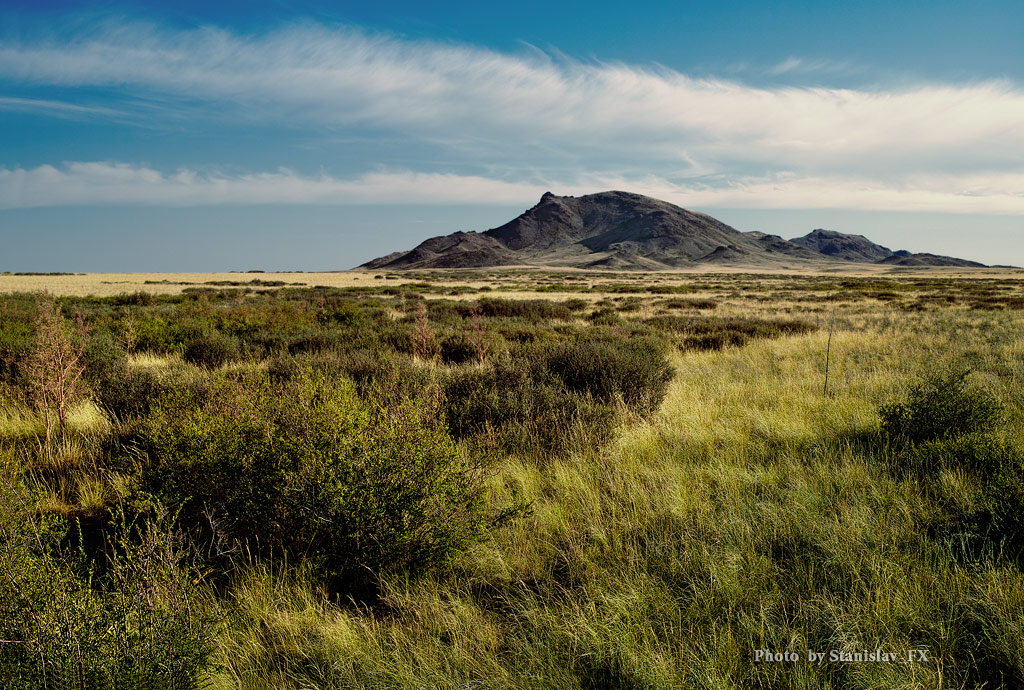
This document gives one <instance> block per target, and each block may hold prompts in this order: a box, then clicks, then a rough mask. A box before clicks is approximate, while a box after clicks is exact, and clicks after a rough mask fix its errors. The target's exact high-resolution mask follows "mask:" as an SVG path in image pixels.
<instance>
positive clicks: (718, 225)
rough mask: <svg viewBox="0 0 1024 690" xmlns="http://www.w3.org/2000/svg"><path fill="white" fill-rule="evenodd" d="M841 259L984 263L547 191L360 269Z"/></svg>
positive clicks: (649, 203)
mask: <svg viewBox="0 0 1024 690" xmlns="http://www.w3.org/2000/svg"><path fill="white" fill-rule="evenodd" d="M834 261H847V262H857V263H883V262H884V263H890V264H894V265H905V266H980V265H981V264H976V263H974V262H971V261H962V260H960V259H951V258H949V257H939V256H934V255H932V254H909V253H908V252H893V251H890V250H889V249H888V248H887V247H883V246H881V245H877V244H875V243H873V242H871V241H870V240H868V239H867V238H865V237H862V236H860V235H845V234H843V233H840V232H834V231H831V230H821V229H819V230H814V231H813V232H811V233H809V234H808V235H805V236H804V237H798V238H796V239H793V240H785V239H783V238H781V237H779V236H778V235H767V234H765V233H762V232H739V231H738V230H736V229H735V228H732V227H729V226H728V225H726V224H725V223H723V222H721V221H719V220H716V219H714V218H712V217H711V216H708V215H705V214H703V213H697V212H695V211H690V210H687V209H684V208H680V207H679V206H675V205H674V204H670V203H668V202H666V201H660V200H658V199H652V198H651V197H647V196H642V195H640V194H632V193H630V192H618V191H613V192H601V193H598V194H588V195H586V196H580V197H573V196H557V195H555V194H552V193H551V192H547V193H546V194H544V195H543V196H542V197H541V199H540V201H539V202H538V203H537V205H536V206H534V207H533V208H531V209H529V210H527V211H526V212H525V213H523V214H522V215H520V216H519V217H518V218H515V219H513V220H511V221H509V222H508V223H505V224H504V225H502V226H500V227H497V228H493V229H491V230H487V231H486V232H482V233H477V232H456V233H453V234H451V235H443V236H440V237H432V238H430V239H428V240H426V241H424V242H423V243H421V244H420V245H419V246H417V247H416V248H414V249H412V250H410V251H406V252H395V253H393V254H388V255H387V256H383V257H381V258H379V259H374V260H373V261H370V262H368V263H366V264H363V266H362V268H369V269H381V268H396V269H397V268H478V267H485V266H512V265H532V266H573V267H580V268H612V269H620V270H659V269H667V268H682V267H687V266H693V265H697V264H722V265H729V264H731V265H744V266H766V267H791V268H797V267H800V266H806V265H807V263H808V262H815V263H821V262H834ZM943 261H945V262H947V263H941V262H943ZM952 262H956V263H952Z"/></svg>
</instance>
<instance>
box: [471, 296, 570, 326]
mask: <svg viewBox="0 0 1024 690" xmlns="http://www.w3.org/2000/svg"><path fill="white" fill-rule="evenodd" d="M474 308H475V309H477V310H478V313H479V314H480V316H487V317H506V318H522V319H527V320H530V321H541V320H547V319H570V318H572V310H571V309H570V308H569V307H567V306H566V305H565V304H559V303H558V302H550V301H548V300H543V299H531V300H514V299H498V298H495V297H483V298H481V299H479V300H477V302H476V303H475V304H467V305H463V306H462V309H463V311H464V314H465V315H466V316H468V315H469V314H470V313H471V311H472V310H473V309H474Z"/></svg>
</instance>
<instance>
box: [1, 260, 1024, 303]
mask: <svg viewBox="0 0 1024 690" xmlns="http://www.w3.org/2000/svg"><path fill="white" fill-rule="evenodd" d="M467 273H468V275H469V277H466V274H467ZM479 274H492V275H494V276H496V277H500V278H501V280H498V281H497V282H495V281H494V280H492V279H486V278H485V279H482V278H481V277H480V275H479ZM745 274H761V275H766V276H786V275H792V276H800V277H806V276H866V277H886V278H904V277H933V278H934V277H942V278H961V277H966V278H1021V277H1024V270H1022V269H1004V268H985V269H965V268H946V267H915V268H893V267H891V266H877V265H873V264H850V265H842V266H839V267H834V266H829V265H822V266H794V267H793V268H791V269H765V268H764V267H758V266H714V267H708V266H698V267H694V268H691V269H686V270H679V271H665V272H658V273H651V272H639V271H633V272H609V273H607V274H602V273H599V272H594V271H583V270H580V269H572V268H536V267H515V266H510V267H505V266H503V267H500V268H494V269H469V270H468V271H463V272H460V271H447V270H430V271H416V272H411V273H409V274H406V273H402V272H396V271H360V270H354V271H337V272H326V273H86V274H81V275H52V276H46V275H13V274H0V293H11V292H40V291H46V292H49V293H51V294H53V295H57V296H61V295H66V296H74V297H85V296H100V297H106V296H112V295H118V294H122V293H134V292H139V291H142V292H148V293H152V294H158V295H173V294H178V293H180V292H181V291H182V290H184V289H185V288H189V287H204V286H206V287H218V286H217V285H215V283H218V282H224V281H231V282H240V283H249V282H251V281H254V280H256V281H264V282H266V281H283V282H284V283H286V284H288V285H289V286H294V287H313V286H316V285H324V286H328V287H340V288H344V287H359V286H362V287H367V286H374V285H401V284H403V283H408V282H416V281H418V280H420V279H421V277H422V276H427V277H428V278H429V281H430V282H431V283H433V284H436V285H438V286H453V285H466V286H469V287H474V288H479V287H484V286H494V288H495V293H497V294H501V295H502V296H506V295H513V296H518V295H519V294H521V295H522V296H530V297H536V293H534V292H532V291H529V290H522V291H518V290H515V289H511V290H508V289H504V288H503V286H502V285H501V283H502V282H504V281H505V279H509V280H510V281H514V282H518V283H529V282H531V280H533V279H534V278H535V277H537V276H540V275H553V276H559V275H564V276H567V277H568V276H574V275H586V276H593V277H592V278H588V282H590V283H592V284H594V285H598V286H599V285H600V284H602V283H617V282H622V281H623V280H627V281H637V282H650V283H652V284H653V283H655V282H656V283H658V284H661V285H677V284H684V283H686V282H687V281H692V280H693V279H694V278H695V277H708V276H722V277H723V278H724V279H726V280H728V279H729V278H730V277H733V276H738V275H745ZM378 275H379V276H381V278H379V279H377V278H375V276H378ZM256 285H258V283H257V284H256ZM517 293H518V294H517Z"/></svg>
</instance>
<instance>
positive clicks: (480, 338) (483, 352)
mask: <svg viewBox="0 0 1024 690" xmlns="http://www.w3.org/2000/svg"><path fill="white" fill-rule="evenodd" d="M469 322H470V327H471V328H472V332H471V334H470V336H469V342H470V344H471V345H472V346H473V349H474V350H476V359H477V362H479V363H480V364H483V363H484V360H485V359H486V358H487V353H488V352H489V351H490V349H491V339H490V338H489V337H488V335H487V324H485V323H484V320H483V318H481V316H480V305H479V304H474V305H473V311H472V312H470V315H469Z"/></svg>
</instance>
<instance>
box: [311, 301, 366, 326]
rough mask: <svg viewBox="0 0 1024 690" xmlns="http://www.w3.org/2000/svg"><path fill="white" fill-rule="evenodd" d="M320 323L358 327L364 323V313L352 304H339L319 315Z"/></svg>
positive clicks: (331, 306)
mask: <svg viewBox="0 0 1024 690" xmlns="http://www.w3.org/2000/svg"><path fill="white" fill-rule="evenodd" d="M318 316H319V318H320V321H321V322H323V323H328V324H336V325H339V326H357V325H359V323H361V322H362V321H363V319H364V318H365V315H364V314H363V311H362V310H361V309H360V308H359V307H358V306H357V305H355V304H353V303H352V302H337V303H335V304H332V305H330V306H328V307H326V308H324V310H323V311H321V312H320V313H319V315H318Z"/></svg>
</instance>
